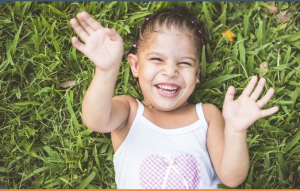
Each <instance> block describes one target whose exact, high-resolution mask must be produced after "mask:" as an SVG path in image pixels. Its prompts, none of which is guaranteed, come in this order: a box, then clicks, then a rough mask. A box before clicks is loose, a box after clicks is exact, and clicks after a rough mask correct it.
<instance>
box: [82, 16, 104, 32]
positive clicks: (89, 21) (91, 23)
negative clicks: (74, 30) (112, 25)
mask: <svg viewBox="0 0 300 191" xmlns="http://www.w3.org/2000/svg"><path fill="white" fill-rule="evenodd" d="M82 17H83V18H84V20H85V22H86V23H87V24H88V25H89V27H91V29H93V30H94V31H96V30H98V29H101V28H103V26H102V25H101V24H100V23H99V22H98V21H96V20H95V19H93V17H91V16H90V15H89V14H88V13H87V12H82Z"/></svg>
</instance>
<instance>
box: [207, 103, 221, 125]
mask: <svg viewBox="0 0 300 191" xmlns="http://www.w3.org/2000/svg"><path fill="white" fill-rule="evenodd" d="M202 110H203V113H204V117H205V119H206V121H207V123H208V124H209V123H210V122H211V121H213V120H220V118H223V117H222V113H221V111H220V110H219V109H218V108H217V107H216V106H215V105H213V104H210V103H203V104H202Z"/></svg>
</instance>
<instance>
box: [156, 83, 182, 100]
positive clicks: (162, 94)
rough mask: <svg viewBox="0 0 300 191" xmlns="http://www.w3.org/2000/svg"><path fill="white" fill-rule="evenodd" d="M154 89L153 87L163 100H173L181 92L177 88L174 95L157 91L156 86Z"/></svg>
mask: <svg viewBox="0 0 300 191" xmlns="http://www.w3.org/2000/svg"><path fill="white" fill-rule="evenodd" d="M154 87H155V89H156V91H157V93H158V94H159V95H160V96H162V97H165V98H174V97H176V96H177V95H178V94H179V92H180V91H181V88H178V90H177V91H176V92H174V93H169V92H164V91H162V90H160V89H158V87H156V86H154Z"/></svg>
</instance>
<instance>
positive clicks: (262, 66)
mask: <svg viewBox="0 0 300 191" xmlns="http://www.w3.org/2000/svg"><path fill="white" fill-rule="evenodd" d="M259 69H260V70H262V72H261V73H260V74H259V77H263V76H264V75H265V74H266V73H267V72H268V62H263V63H261V64H260V66H259Z"/></svg>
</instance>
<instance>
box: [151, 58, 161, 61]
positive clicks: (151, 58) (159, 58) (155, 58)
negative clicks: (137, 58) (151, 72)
mask: <svg viewBox="0 0 300 191" xmlns="http://www.w3.org/2000/svg"><path fill="white" fill-rule="evenodd" d="M150 60H158V61H161V62H162V59H160V58H151V59H150Z"/></svg>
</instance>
